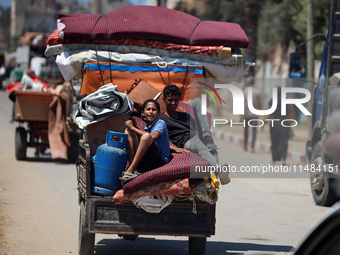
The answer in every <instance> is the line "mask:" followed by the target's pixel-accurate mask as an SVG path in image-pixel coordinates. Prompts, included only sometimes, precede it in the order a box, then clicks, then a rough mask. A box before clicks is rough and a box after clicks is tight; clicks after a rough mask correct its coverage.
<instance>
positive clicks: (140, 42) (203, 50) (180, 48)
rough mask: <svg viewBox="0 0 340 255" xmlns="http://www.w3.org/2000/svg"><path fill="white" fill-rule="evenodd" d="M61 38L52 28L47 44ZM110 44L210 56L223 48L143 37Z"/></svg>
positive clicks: (115, 41)
mask: <svg viewBox="0 0 340 255" xmlns="http://www.w3.org/2000/svg"><path fill="white" fill-rule="evenodd" d="M96 42H97V43H103V44H106V43H107V39H105V40H101V41H99V40H96ZM62 43H63V40H61V39H60V38H59V34H58V30H57V29H56V30H54V32H53V33H52V34H51V35H50V36H49V37H48V39H47V44H48V45H57V44H62ZM78 43H88V41H86V40H84V41H83V42H81V41H79V42H78ZM109 43H110V44H116V45H134V46H144V47H150V48H156V49H162V50H170V51H175V52H184V53H191V54H200V55H210V56H218V55H219V54H220V52H221V50H222V48H223V46H188V45H183V44H175V43H170V42H161V41H155V40H145V39H133V38H118V39H110V40H109Z"/></svg>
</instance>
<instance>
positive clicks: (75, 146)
mask: <svg viewBox="0 0 340 255" xmlns="http://www.w3.org/2000/svg"><path fill="white" fill-rule="evenodd" d="M70 143H71V146H70V147H68V148H67V157H68V161H69V162H70V163H75V162H76V161H77V159H78V153H79V135H74V134H71V135H70Z"/></svg>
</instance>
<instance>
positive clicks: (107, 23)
mask: <svg viewBox="0 0 340 255" xmlns="http://www.w3.org/2000/svg"><path fill="white" fill-rule="evenodd" d="M105 19H106V28H107V51H108V53H109V64H110V80H111V83H113V82H112V73H111V50H110V37H109V30H110V28H109V20H108V18H107V16H106V15H105Z"/></svg>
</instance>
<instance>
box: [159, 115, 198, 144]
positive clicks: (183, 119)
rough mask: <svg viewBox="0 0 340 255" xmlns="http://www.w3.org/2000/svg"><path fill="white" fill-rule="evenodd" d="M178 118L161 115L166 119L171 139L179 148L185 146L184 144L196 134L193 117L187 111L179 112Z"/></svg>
mask: <svg viewBox="0 0 340 255" xmlns="http://www.w3.org/2000/svg"><path fill="white" fill-rule="evenodd" d="M177 115H178V117H177V119H173V118H170V117H168V116H167V115H165V114H163V115H161V116H160V118H161V119H162V120H164V122H165V124H166V127H167V129H168V133H169V140H170V142H172V143H173V144H174V145H175V146H176V147H178V148H184V144H185V143H186V142H187V141H188V140H189V139H190V138H191V137H193V136H194V135H195V128H194V126H193V124H194V120H193V118H192V117H191V116H190V115H189V114H188V113H186V112H177Z"/></svg>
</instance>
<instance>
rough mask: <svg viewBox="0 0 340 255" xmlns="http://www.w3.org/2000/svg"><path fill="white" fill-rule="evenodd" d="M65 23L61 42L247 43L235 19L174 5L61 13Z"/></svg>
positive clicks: (239, 44) (226, 44) (60, 15)
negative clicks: (207, 16)
mask: <svg viewBox="0 0 340 255" xmlns="http://www.w3.org/2000/svg"><path fill="white" fill-rule="evenodd" d="M58 19H60V21H61V22H62V23H63V24H65V25H66V27H65V28H64V29H63V32H64V38H63V39H61V40H62V43H76V42H86V43H104V42H106V43H108V42H109V41H108V40H110V39H119V38H135V39H146V40H153V41H165V42H172V43H177V44H184V45H201V46H206V45H209V46H221V45H223V46H225V47H228V46H232V47H241V48H246V47H248V44H249V41H248V38H247V36H246V34H245V33H244V31H243V29H242V28H241V27H240V26H239V25H238V24H234V23H226V22H214V21H201V20H200V19H198V18H196V17H194V16H192V15H189V14H186V13H183V12H180V11H176V10H172V9H167V8H163V7H157V6H128V7H124V8H120V9H117V10H114V11H112V12H110V13H108V14H106V15H101V14H69V15H63V14H59V15H58Z"/></svg>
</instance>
